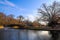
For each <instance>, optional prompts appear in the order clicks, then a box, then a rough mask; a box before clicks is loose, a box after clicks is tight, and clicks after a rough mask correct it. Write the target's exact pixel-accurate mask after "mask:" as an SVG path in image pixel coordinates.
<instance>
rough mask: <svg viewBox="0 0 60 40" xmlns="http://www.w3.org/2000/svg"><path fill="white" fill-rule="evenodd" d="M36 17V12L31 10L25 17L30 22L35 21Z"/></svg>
mask: <svg viewBox="0 0 60 40" xmlns="http://www.w3.org/2000/svg"><path fill="white" fill-rule="evenodd" d="M36 16H37V10H33V11H32V13H31V14H28V15H27V17H28V18H29V20H30V21H32V22H33V21H34V20H36Z"/></svg>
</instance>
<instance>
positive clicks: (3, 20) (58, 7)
mask: <svg viewBox="0 0 60 40" xmlns="http://www.w3.org/2000/svg"><path fill="white" fill-rule="evenodd" d="M38 14H41V15H39V18H38V19H37V20H35V21H33V22H31V21H29V20H28V19H27V20H25V19H24V17H23V16H22V15H20V16H18V17H17V18H14V15H13V14H10V15H6V14H4V13H2V12H0V25H9V24H19V25H22V26H24V27H30V28H34V27H35V28H40V27H45V26H43V25H41V24H40V23H39V22H41V21H43V22H48V23H47V25H46V26H48V27H51V28H54V27H56V25H58V24H60V3H59V2H56V1H54V2H53V3H52V4H51V5H46V4H45V3H44V4H42V7H41V8H39V9H38Z"/></svg>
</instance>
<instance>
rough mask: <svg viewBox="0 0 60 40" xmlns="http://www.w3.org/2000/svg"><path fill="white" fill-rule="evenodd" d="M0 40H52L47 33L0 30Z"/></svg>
mask: <svg viewBox="0 0 60 40" xmlns="http://www.w3.org/2000/svg"><path fill="white" fill-rule="evenodd" d="M0 40H52V34H51V33H50V32H49V31H35V30H22V29H21V30H20V29H0Z"/></svg>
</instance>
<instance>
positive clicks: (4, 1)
mask: <svg viewBox="0 0 60 40" xmlns="http://www.w3.org/2000/svg"><path fill="white" fill-rule="evenodd" d="M0 4H3V5H7V6H8V7H5V6H4V7H5V8H6V9H8V10H9V11H10V9H13V11H14V10H19V11H18V12H19V13H20V12H21V11H24V10H25V9H24V8H20V7H18V6H17V5H15V4H14V3H12V2H10V1H9V0H0ZM13 11H12V12H13ZM14 12H15V11H14Z"/></svg>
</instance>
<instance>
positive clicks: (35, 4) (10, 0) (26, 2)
mask: <svg viewBox="0 0 60 40" xmlns="http://www.w3.org/2000/svg"><path fill="white" fill-rule="evenodd" d="M53 1H59V0H0V12H3V13H5V14H6V15H9V14H13V15H15V17H17V16H19V15H23V16H24V17H28V18H30V19H31V20H34V17H35V16H36V14H37V10H38V8H40V7H41V5H42V3H46V4H47V5H49V4H51V3H52V2H53Z"/></svg>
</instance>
